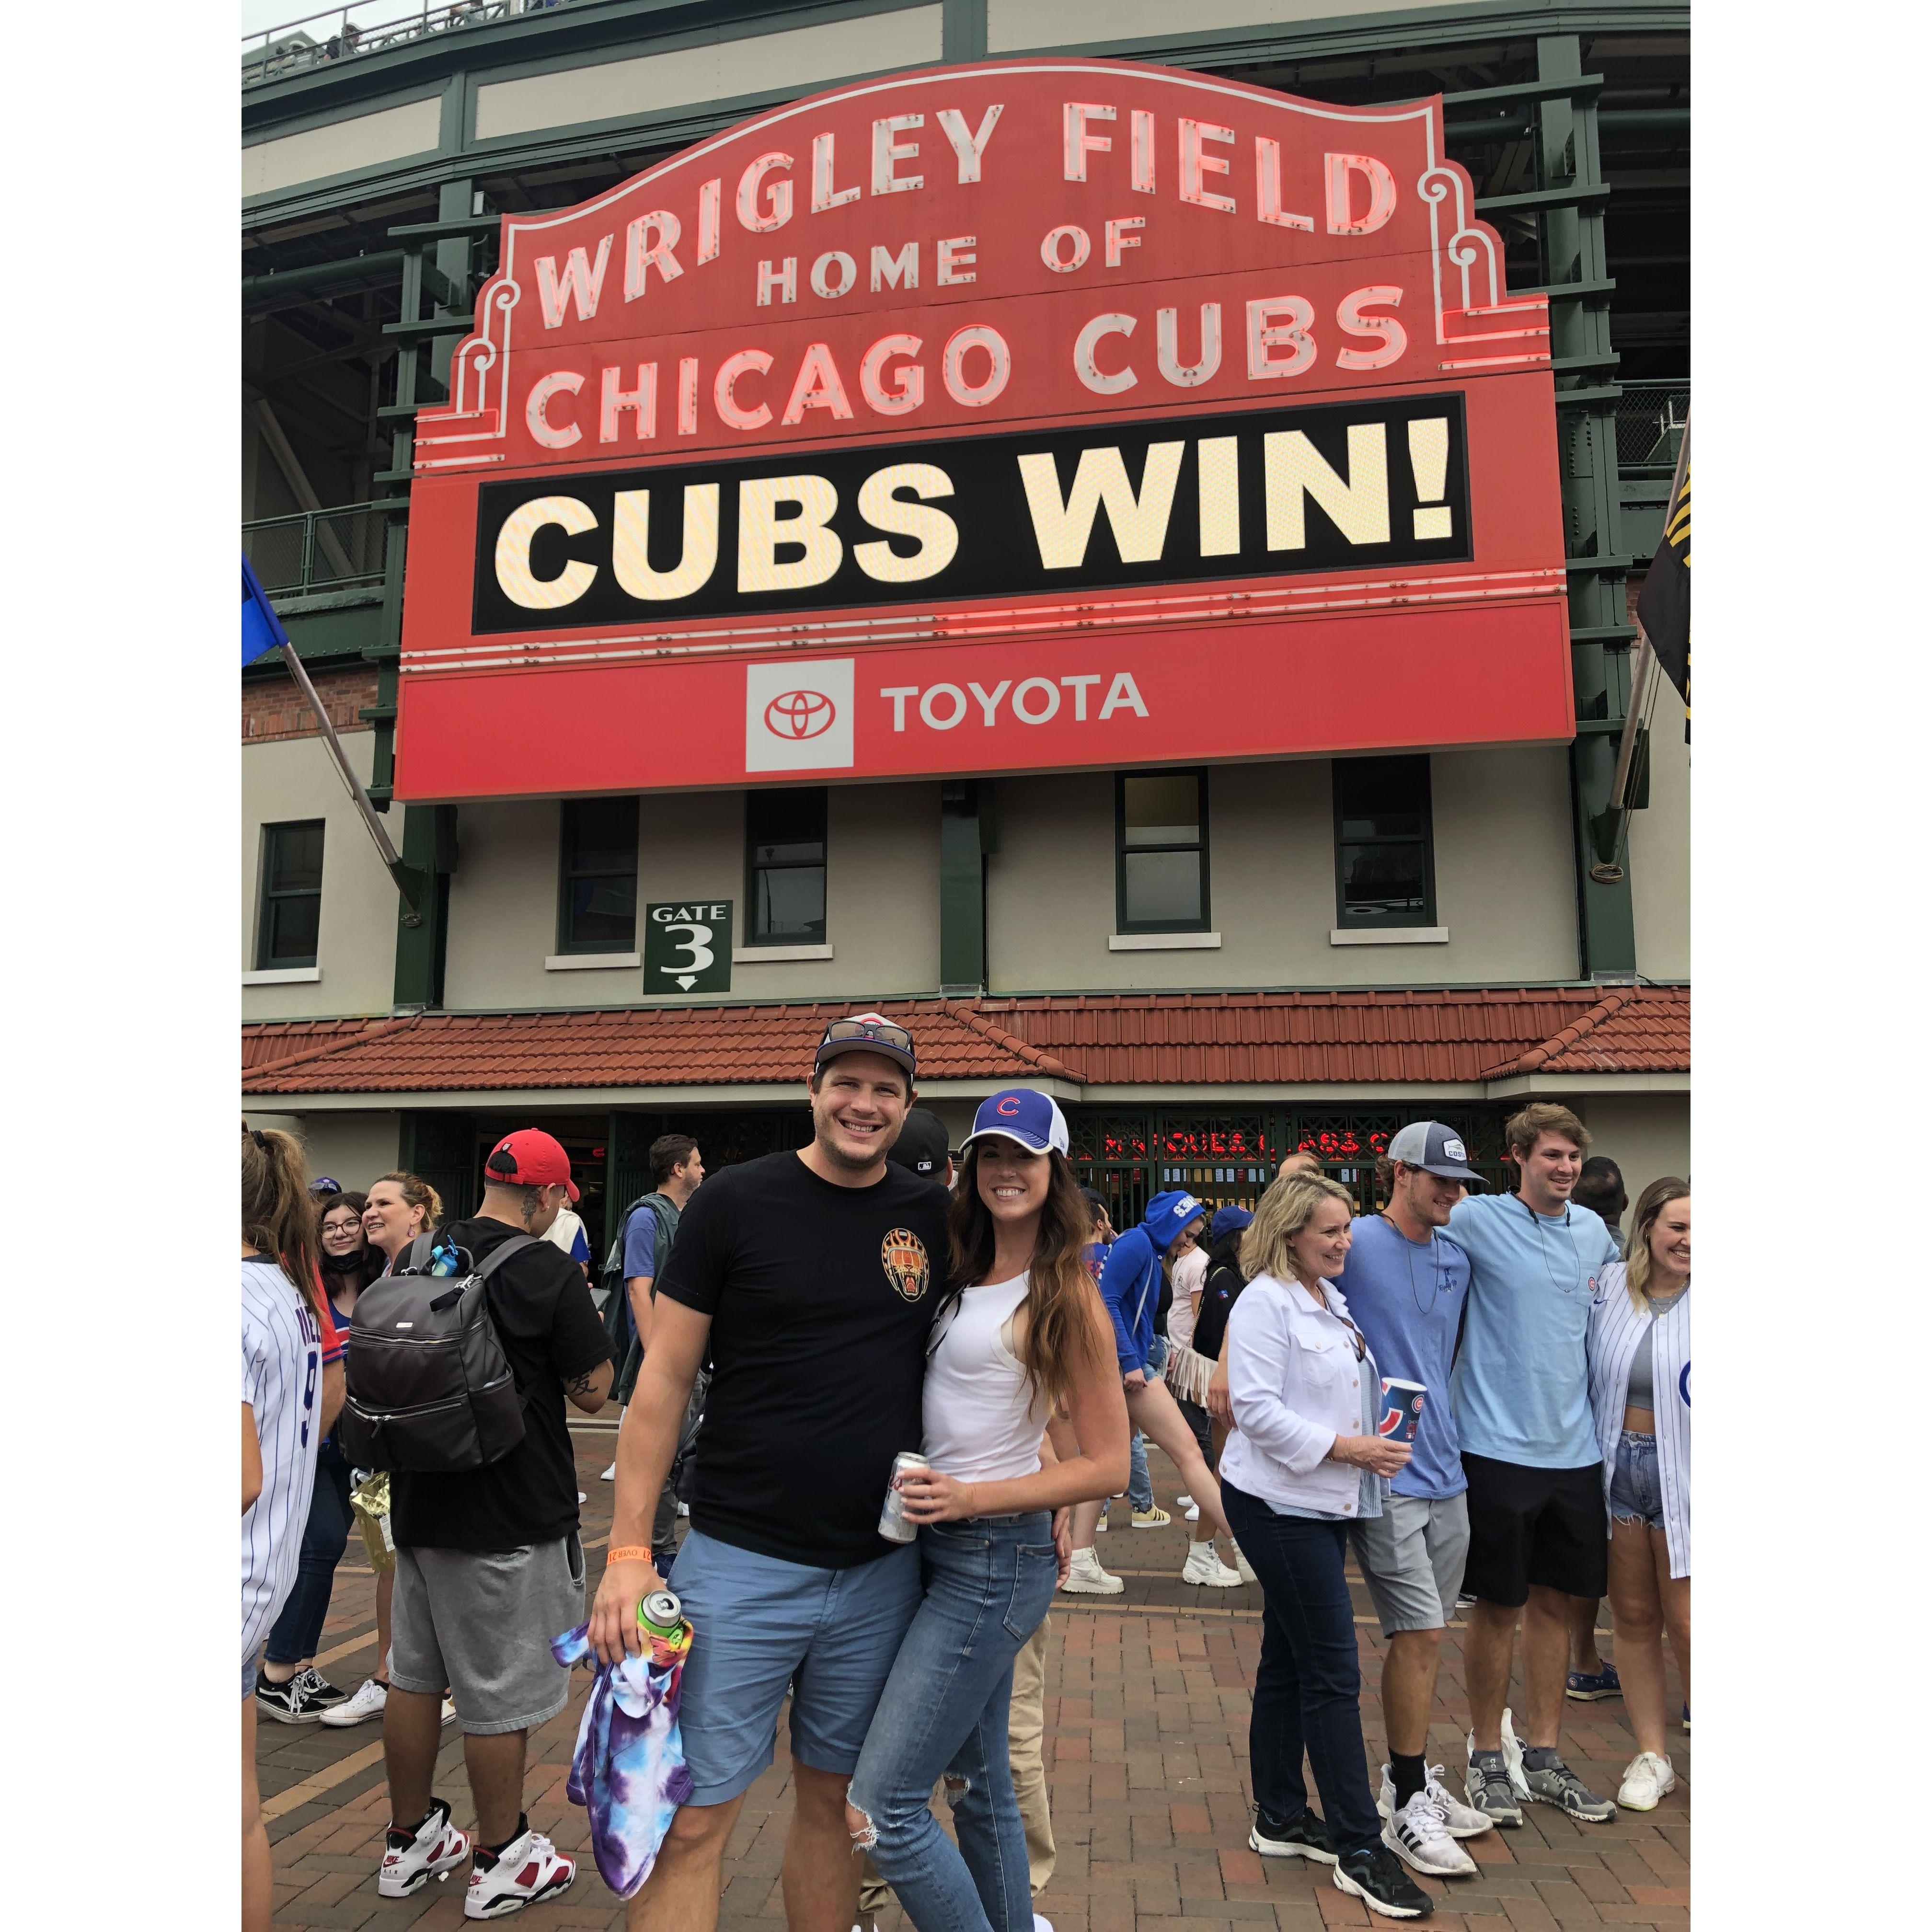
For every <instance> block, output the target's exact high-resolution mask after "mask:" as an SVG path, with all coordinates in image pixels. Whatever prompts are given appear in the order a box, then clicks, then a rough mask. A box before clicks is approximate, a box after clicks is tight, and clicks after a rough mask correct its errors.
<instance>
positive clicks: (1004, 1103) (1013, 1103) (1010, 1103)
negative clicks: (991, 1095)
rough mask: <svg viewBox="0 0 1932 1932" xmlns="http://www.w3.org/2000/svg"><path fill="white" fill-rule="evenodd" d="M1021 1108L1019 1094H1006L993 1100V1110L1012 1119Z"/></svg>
mask: <svg viewBox="0 0 1932 1932" xmlns="http://www.w3.org/2000/svg"><path fill="white" fill-rule="evenodd" d="M1019 1110H1020V1097H1019V1095H1018V1094H1004V1095H1003V1096H1001V1098H1000V1099H998V1100H995V1102H994V1103H993V1112H995V1113H996V1114H998V1115H1001V1116H1002V1117H1003V1118H1005V1119H1007V1120H1011V1119H1012V1118H1013V1116H1014V1115H1016V1114H1017V1113H1018V1112H1019Z"/></svg>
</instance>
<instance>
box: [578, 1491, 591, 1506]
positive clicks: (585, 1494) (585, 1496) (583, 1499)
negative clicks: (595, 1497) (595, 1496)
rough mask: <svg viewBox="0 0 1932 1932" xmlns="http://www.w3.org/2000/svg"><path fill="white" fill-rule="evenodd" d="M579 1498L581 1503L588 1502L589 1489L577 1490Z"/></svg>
mask: <svg viewBox="0 0 1932 1932" xmlns="http://www.w3.org/2000/svg"><path fill="white" fill-rule="evenodd" d="M589 1500H590V1492H589V1490H578V1491H577V1501H578V1502H580V1503H587V1502H589Z"/></svg>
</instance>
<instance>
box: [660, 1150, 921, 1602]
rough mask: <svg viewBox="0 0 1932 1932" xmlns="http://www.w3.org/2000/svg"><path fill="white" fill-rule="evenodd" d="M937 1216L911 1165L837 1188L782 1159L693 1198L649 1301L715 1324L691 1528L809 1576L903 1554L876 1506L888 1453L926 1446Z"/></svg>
mask: <svg viewBox="0 0 1932 1932" xmlns="http://www.w3.org/2000/svg"><path fill="white" fill-rule="evenodd" d="M946 1208H947V1194H946V1190H945V1189H944V1187H941V1185H940V1184H938V1182H937V1181H932V1180H929V1179H927V1178H925V1177H923V1176H922V1175H916V1174H914V1173H913V1172H912V1171H911V1170H910V1169H909V1168H903V1167H900V1166H896V1165H889V1166H887V1168H886V1175H885V1178H884V1179H883V1181H877V1182H875V1183H874V1184H873V1185H872V1186H871V1187H838V1186H835V1184H833V1183H832V1182H831V1181H822V1180H820V1178H819V1177H818V1176H817V1175H815V1174H814V1173H813V1172H812V1171H811V1169H810V1168H808V1167H807V1166H805V1163H804V1162H803V1161H802V1160H800V1159H799V1157H798V1156H797V1154H795V1153H790V1152H787V1153H784V1154H766V1156H764V1157H763V1158H762V1159H761V1160H749V1161H745V1162H744V1163H742V1164H741V1165H739V1166H736V1167H731V1168H727V1169H725V1170H724V1172H722V1173H721V1174H715V1175H712V1177H711V1178H710V1179H709V1180H708V1181H706V1182H705V1184H704V1185H703V1187H700V1189H699V1190H697V1193H695V1194H694V1195H693V1196H691V1202H690V1205H688V1207H686V1208H685V1211H684V1218H683V1220H682V1222H680V1223H679V1227H678V1235H677V1243H676V1246H675V1247H673V1249H672V1250H671V1253H670V1259H669V1260H668V1261H667V1262H665V1264H664V1279H663V1280H661V1282H659V1283H658V1295H659V1297H660V1298H667V1299H668V1300H670V1301H676V1302H680V1303H682V1304H683V1305H684V1306H685V1307H687V1308H691V1309H694V1310H697V1313H699V1314H700V1315H708V1316H710V1318H711V1354H712V1362H713V1365H714V1366H713V1370H712V1382H711V1392H710V1394H709V1397H707V1398H706V1403H705V1412H704V1433H703V1436H701V1437H700V1439H699V1445H698V1451H697V1491H696V1493H695V1495H694V1496H693V1497H692V1499H691V1527H692V1528H693V1529H697V1530H700V1531H701V1532H703V1534H704V1535H706V1536H709V1537H715V1538H716V1539H717V1540H718V1541H719V1542H720V1543H728V1544H733V1545H734V1546H736V1547H737V1548H739V1549H740V1550H754V1551H756V1552H757V1553H758V1554H760V1555H761V1556H775V1557H779V1558H781V1559H783V1560H784V1561H785V1562H788V1563H802V1564H807V1565H811V1567H812V1568H815V1569H826V1570H844V1569H849V1568H851V1567H852V1566H853V1565H855V1564H859V1563H870V1562H874V1561H875V1560H876V1559H878V1558H879V1557H881V1556H886V1555H889V1553H891V1551H892V1550H893V1549H894V1548H895V1547H897V1546H895V1545H894V1544H889V1543H886V1542H884V1541H882V1540H881V1539H880V1536H879V1533H878V1523H879V1507H880V1505H881V1504H882V1503H883V1502H884V1501H885V1496H886V1483H887V1481H889V1478H890V1477H891V1475H892V1458H893V1457H895V1455H897V1454H898V1452H899V1451H901V1449H916V1448H918V1447H919V1442H920V1440H921V1439H922V1430H923V1417H922V1412H921V1406H920V1396H921V1391H922V1388H923V1386H924V1383H925V1380H926V1333H927V1331H928V1330H929V1328H931V1327H932V1310H933V1307H934V1304H935V1302H936V1301H938V1294H939V1289H940V1287H941V1285H942V1283H943V1280H944V1275H945V1271H946V1252H947V1250H946Z"/></svg>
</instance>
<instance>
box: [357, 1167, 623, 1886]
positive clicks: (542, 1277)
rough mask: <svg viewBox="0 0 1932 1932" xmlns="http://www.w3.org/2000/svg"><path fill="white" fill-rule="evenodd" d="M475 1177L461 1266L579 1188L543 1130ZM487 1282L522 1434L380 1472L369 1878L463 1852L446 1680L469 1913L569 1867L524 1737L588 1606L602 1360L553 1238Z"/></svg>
mask: <svg viewBox="0 0 1932 1932" xmlns="http://www.w3.org/2000/svg"><path fill="white" fill-rule="evenodd" d="M484 1173H485V1175H487V1180H486V1181H485V1183H484V1189H483V1205H482V1207H481V1208H480V1209H479V1210H478V1212H477V1214H476V1216H475V1218H474V1219H473V1220H467V1221H458V1222H455V1223H452V1224H451V1225H450V1226H447V1227H445V1228H443V1229H439V1230H438V1231H437V1244H438V1245H439V1246H443V1247H453V1248H457V1249H460V1250H462V1251H463V1253H464V1254H466V1256H468V1257H469V1259H468V1260H467V1262H459V1263H458V1272H459V1273H466V1272H467V1271H468V1270H469V1268H471V1267H473V1266H474V1265H476V1264H478V1263H479V1262H481V1261H482V1260H483V1259H484V1258H485V1257H486V1256H488V1255H490V1254H491V1253H493V1252H494V1251H495V1250H496V1249H497V1248H498V1247H501V1246H502V1244H503V1243H504V1242H505V1241H509V1240H511V1239H513V1238H514V1237H516V1236H517V1235H533V1236H541V1235H542V1234H543V1232H544V1229H547V1227H549V1226H550V1223H552V1222H553V1221H554V1220H556V1215H557V1211H558V1210H559V1208H561V1207H562V1205H563V1204H564V1202H565V1200H566V1199H568V1200H571V1201H574V1200H575V1199H577V1188H576V1187H575V1185H574V1183H573V1182H572V1181H571V1178H570V1160H569V1157H568V1155H567V1154H565V1152H564V1151H563V1148H562V1146H561V1145H559V1143H558V1142H556V1140H554V1139H552V1138H551V1136H550V1135H548V1134H546V1133H540V1132H538V1131H537V1130H535V1129H526V1130H524V1131H523V1132H522V1133H514V1134H511V1135H508V1136H505V1139H502V1141H500V1142H498V1144H497V1145H496V1148H494V1149H493V1150H492V1151H491V1153H490V1157H489V1158H488V1160H487V1161H486V1162H485V1163H484ZM484 1293H485V1295H486V1297H487V1301H488V1306H489V1310H490V1320H491V1322H493V1324H494V1325H495V1327H496V1334H497V1337H498V1339H499V1340H500V1341H501V1342H502V1346H503V1353H504V1355H505V1358H506V1359H507V1360H508V1363H509V1367H510V1373H511V1376H512V1378H513V1379H514V1381H515V1383H516V1386H517V1395H518V1396H519V1397H520V1398H521V1400H522V1403H523V1440H522V1442H520V1443H518V1444H517V1446H516V1447H515V1448H514V1449H512V1450H511V1451H510V1452H509V1454H508V1455H506V1456H502V1457H499V1458H498V1459H497V1460H496V1461H495V1462H493V1463H486V1464H485V1465H484V1466H483V1467H482V1468H481V1469H465V1470H461V1471H458V1472H453V1473H450V1474H438V1475H424V1474H415V1475H410V1474H405V1473H404V1472H397V1473H396V1474H395V1475H392V1477H391V1478H390V1493H391V1498H392V1502H391V1508H390V1521H391V1523H392V1527H393V1529H394V1531H395V1540H396V1590H395V1604H394V1607H393V1610H392V1648H391V1652H390V1655H391V1660H392V1661H391V1664H390V1670H389V1702H388V1703H387V1704H386V1706H384V1707H383V1746H384V1748H385V1751H386V1755H387V1757H388V1760H389V1836H388V1839H387V1842H386V1846H385V1849H384V1852H383V1865H382V1870H381V1873H380V1876H379V1878H378V1879H377V1890H378V1891H380V1892H381V1893H382V1894H383V1896H384V1897H389V1898H401V1897H407V1896H408V1895H409V1894H410V1893H411V1892H413V1891H416V1890H417V1889H418V1888H419V1887H421V1886H422V1885H425V1884H427V1883H428V1882H429V1880H430V1879H431V1878H432V1877H434V1876H438V1875H440V1873H443V1872H446V1871H448V1870H452V1869H453V1868H454V1867H455V1866H458V1865H460V1864H461V1863H462V1862H463V1860H464V1859H465V1858H467V1857H469V1855H470V1843H469V1835H468V1834H467V1833H466V1832H460V1831H458V1829H456V1828H455V1826H453V1825H452V1824H451V1823H450V1822H449V1805H448V1804H447V1803H446V1802H445V1801H444V1800H443V1799H439V1798H433V1797H432V1796H431V1791H430V1781H431V1775H432V1773H433V1772H434V1770H435V1768H436V1754H437V1745H438V1743H439V1742H440V1736H441V1731H442V1710H443V1686H444V1685H445V1684H447V1685H449V1691H450V1695H451V1697H452V1699H453V1700H454V1701H455V1705H456V1715H457V1718H458V1722H459V1723H460V1724H461V1725H462V1727H463V1763H464V1767H465V1769H466V1770H467V1771H468V1772H469V1790H470V1796H472V1798H473V1799H475V1804H476V1827H477V1843H476V1846H475V1862H474V1867H473V1869H472V1871H471V1873H470V1877H469V1897H468V1899H467V1900H466V1901H465V1906H466V1914H467V1915H468V1916H469V1917H471V1918H480V1917H494V1916H496V1915H499V1914H501V1913H502V1912H514V1911H516V1910H518V1909H520V1908H521V1907H522V1906H524V1905H527V1904H529V1903H530V1902H531V1901H532V1900H535V1899H538V1898H544V1897H550V1895H552V1894H554V1893H556V1892H559V1891H562V1889H563V1888H564V1887H565V1886H566V1885H568V1884H569V1883H570V1882H571V1879H573V1878H574V1877H575V1876H576V1874H577V1867H576V1862H575V1861H574V1859H571V1858H568V1857H566V1856H565V1855H562V1853H560V1852H558V1851H557V1849H556V1847H555V1846H553V1845H552V1844H551V1843H550V1841H549V1839H547V1838H545V1837H544V1835H543V1834H542V1833H541V1832H532V1830H531V1829H529V1819H528V1818H527V1817H526V1816H525V1815H524V1813H523V1742H524V1739H525V1737H526V1735H527V1734H528V1733H529V1731H530V1730H532V1729H534V1728H535V1727H536V1726H537V1725H538V1724H543V1723H544V1722H545V1721H547V1720H548V1719H549V1718H553V1717H555V1716H556V1714H557V1712H559V1711H561V1710H562V1709H563V1707H564V1706H565V1703H567V1702H568V1699H569V1695H570V1673H568V1671H567V1670H565V1669H564V1668H563V1667H562V1666H561V1665H560V1664H558V1663H557V1662H556V1659H555V1658H553V1657H552V1656H551V1655H550V1639H551V1638H552V1637H556V1636H558V1635H559V1634H562V1632H563V1631H567V1630H568V1629H570V1628H571V1626H572V1625H575V1624H577V1623H579V1622H581V1621H582V1619H583V1546H582V1544H580V1542H579V1541H578V1540H577V1459H576V1457H575V1455H574V1453H573V1451H572V1450H571V1445H570V1430H569V1426H568V1421H567V1420H566V1418H565V1412H564V1403H565V1400H568V1402H569V1403H570V1404H571V1406H572V1407H574V1408H576V1409H581V1410H582V1411H583V1412H584V1413H585V1414H586V1415H595V1413H596V1412H597V1411H598V1410H599V1409H601V1408H602V1407H603V1406H604V1397H605V1396H606V1395H607V1394H608V1393H609V1391H610V1371H611V1363H610V1345H609V1343H607V1340H605V1337H604V1324H603V1322H602V1321H601V1319H600V1318H599V1316H598V1313H597V1310H596V1307H595V1304H593V1303H592V1301H591V1299H590V1287H589V1283H587V1282H586V1280H584V1278H583V1270H582V1269H581V1268H579V1267H578V1266H577V1264H576V1263H575V1262H573V1261H572V1260H571V1259H570V1257H569V1256H568V1255H566V1254H565V1253H564V1252H563V1251H562V1249H560V1248H557V1247H553V1246H552V1245H551V1244H550V1243H549V1242H547V1241H542V1240H541V1239H538V1240H533V1241H530V1242H529V1244H528V1245H527V1246H525V1247H522V1248H520V1250H518V1251H517V1252H516V1253H513V1254H511V1256H508V1258H507V1259H505V1261H504V1262H503V1263H502V1265H501V1266H500V1267H499V1268H498V1269H497V1270H496V1272H495V1273H494V1274H492V1275H490V1277H488V1280H487V1283H486V1286H485V1289H484Z"/></svg>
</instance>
